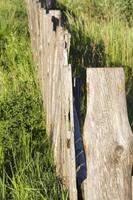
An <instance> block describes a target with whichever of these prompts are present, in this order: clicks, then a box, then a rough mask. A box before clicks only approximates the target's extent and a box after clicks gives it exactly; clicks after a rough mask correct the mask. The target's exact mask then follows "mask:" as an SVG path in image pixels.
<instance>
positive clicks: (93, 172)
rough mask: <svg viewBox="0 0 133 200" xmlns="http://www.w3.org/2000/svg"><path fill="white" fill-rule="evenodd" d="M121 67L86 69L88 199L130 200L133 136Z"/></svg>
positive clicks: (85, 139) (86, 181) (85, 184)
mask: <svg viewBox="0 0 133 200" xmlns="http://www.w3.org/2000/svg"><path fill="white" fill-rule="evenodd" d="M125 97H126V95H125V80H124V72H123V69H122V68H90V69H88V70H87V115H86V120H85V125H84V134H83V141H84V148H85V153H86V161H87V179H86V180H85V182H84V185H83V187H84V199H85V200H131V199H132V184H131V180H132V178H131V171H132V165H133V135H132V131H131V128H130V125H129V122H128V117H127V105H126V98H125Z"/></svg>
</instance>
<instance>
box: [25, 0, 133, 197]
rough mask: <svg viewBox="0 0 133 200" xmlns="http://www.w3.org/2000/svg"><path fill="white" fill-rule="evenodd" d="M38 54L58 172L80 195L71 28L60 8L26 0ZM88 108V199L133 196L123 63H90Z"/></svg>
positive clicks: (131, 145)
mask: <svg viewBox="0 0 133 200" xmlns="http://www.w3.org/2000/svg"><path fill="white" fill-rule="evenodd" d="M26 2H27V8H28V17H29V29H30V34H31V45H32V50H33V57H34V60H35V62H36V63H37V65H38V78H39V81H40V85H41V91H42V97H43V103H44V109H45V113H46V124H47V132H48V134H49V136H50V137H51V139H52V143H53V152H54V159H55V164H56V171H57V175H58V176H60V177H61V179H62V181H63V183H64V184H65V185H66V187H67V188H68V191H69V198H70V200H77V199H78V198H79V197H78V195H77V186H76V161H75V160H76V159H75V145H74V111H73V109H74V108H73V92H72V88H73V87H72V72H71V65H70V64H69V63H68V55H69V48H70V34H69V33H68V31H67V30H65V29H64V28H63V27H62V26H61V12H60V11H59V10H50V11H49V13H46V10H45V9H44V8H43V7H42V5H41V3H40V2H39V1H36V0H26ZM86 73H87V81H86V82H87V113H86V118H85V124H84V131H83V144H84V150H85V155H86V163H87V178H86V180H85V181H84V182H83V183H82V191H83V199H84V200H131V199H132V184H131V180H132V179H131V171H132V164H133V136H132V132H131V129H130V125H129V122H128V117H127V106H126V97H125V86H124V85H125V80H124V72H123V69H122V68H89V69H87V72H86Z"/></svg>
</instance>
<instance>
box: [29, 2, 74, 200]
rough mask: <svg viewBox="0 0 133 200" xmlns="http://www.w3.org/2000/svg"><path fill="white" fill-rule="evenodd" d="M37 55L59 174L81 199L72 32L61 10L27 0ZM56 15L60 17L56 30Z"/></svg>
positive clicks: (34, 48) (32, 37)
mask: <svg viewBox="0 0 133 200" xmlns="http://www.w3.org/2000/svg"><path fill="white" fill-rule="evenodd" d="M27 5H28V6H27V7H28V17H29V29H30V35H31V45H32V49H33V57H34V60H35V62H36V63H37V68H38V79H39V82H40V88H41V92H42V99H43V105H44V110H45V115H46V128H47V133H48V135H49V137H50V138H51V140H52V147H53V152H54V161H55V164H56V172H57V176H59V177H60V178H61V179H62V182H63V183H64V184H65V186H66V187H67V188H68V191H69V199H70V200H77V188H76V167H75V149H74V127H73V126H74V122H73V97H72V74H71V66H70V65H69V64H68V55H69V50H70V34H69V33H68V31H66V30H64V29H63V27H61V12H60V11H59V10H50V11H49V13H46V10H45V9H43V8H42V7H41V4H40V3H39V2H38V1H36V0H27ZM52 17H55V18H56V19H58V20H59V24H58V25H57V27H56V30H54V29H53V25H54V24H53V22H52Z"/></svg>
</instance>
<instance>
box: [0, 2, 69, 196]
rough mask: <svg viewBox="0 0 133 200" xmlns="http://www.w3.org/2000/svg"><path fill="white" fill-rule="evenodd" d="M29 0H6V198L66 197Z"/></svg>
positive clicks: (1, 61)
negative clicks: (50, 133) (34, 48)
mask: <svg viewBox="0 0 133 200" xmlns="http://www.w3.org/2000/svg"><path fill="white" fill-rule="evenodd" d="M25 7H26V5H25V4H24V1H23V0H6V1H5V0H0V199H1V200H66V199H67V193H66V192H65V191H64V188H63V186H62V185H61V182H60V180H58V178H57V177H56V175H55V166H54V163H53V155H52V152H51V149H52V148H51V144H50V142H49V139H48V137H47V134H46V130H45V118H44V115H43V114H42V113H43V108H42V100H41V95H40V91H39V87H38V83H37V81H36V80H37V78H36V68H35V66H34V64H33V62H32V54H31V49H30V39H29V32H28V22H27V14H26V8H25Z"/></svg>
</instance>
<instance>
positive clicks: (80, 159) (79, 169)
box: [74, 105, 87, 185]
mask: <svg viewBox="0 0 133 200" xmlns="http://www.w3.org/2000/svg"><path fill="white" fill-rule="evenodd" d="M74 141H75V156H76V174H77V183H78V185H80V184H81V183H82V182H83V181H84V180H85V179H86V177H87V168H86V159H85V153H84V149H83V144H82V139H81V133H80V126H79V121H78V117H77V112H76V109H75V105H74Z"/></svg>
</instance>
